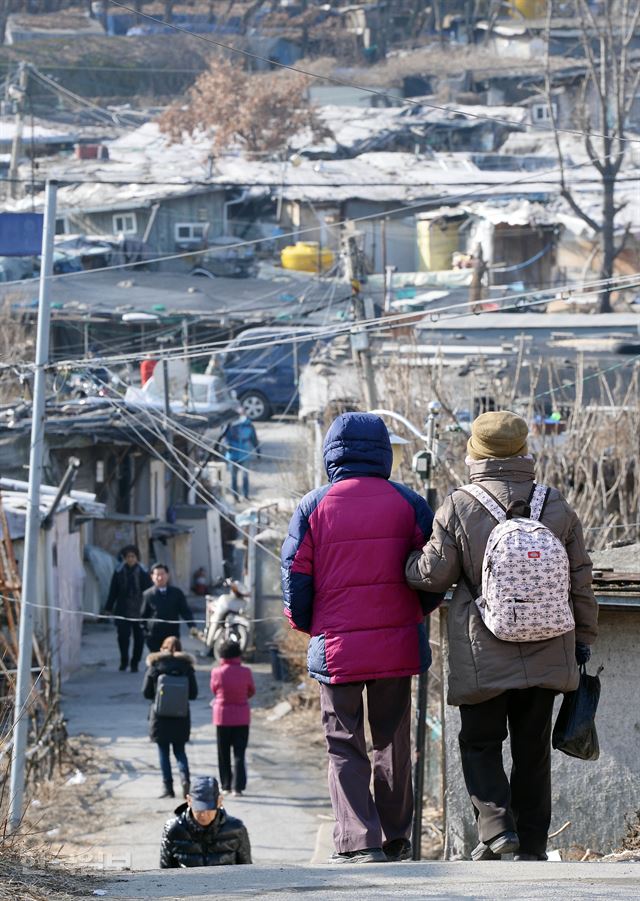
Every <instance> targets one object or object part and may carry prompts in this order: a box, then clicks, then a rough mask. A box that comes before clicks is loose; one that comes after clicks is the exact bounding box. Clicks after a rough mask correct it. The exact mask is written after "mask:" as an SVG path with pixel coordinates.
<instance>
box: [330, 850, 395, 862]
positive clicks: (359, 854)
mask: <svg viewBox="0 0 640 901" xmlns="http://www.w3.org/2000/svg"><path fill="white" fill-rule="evenodd" d="M386 862H387V857H386V855H385V853H384V851H383V850H382V848H361V849H360V850H359V851H342V852H338V851H336V852H334V854H332V855H331V857H330V858H329V863H386Z"/></svg>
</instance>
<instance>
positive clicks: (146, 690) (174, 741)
mask: <svg viewBox="0 0 640 901" xmlns="http://www.w3.org/2000/svg"><path fill="white" fill-rule="evenodd" d="M194 662H195V661H194V659H193V657H191V656H190V655H189V654H185V653H183V651H182V645H181V644H180V639H179V638H176V637H175V636H174V635H170V636H169V637H168V638H165V640H164V641H163V642H162V646H161V648H160V650H159V651H157V652H156V653H154V654H149V656H148V657H147V671H146V673H145V676H144V684H143V686H142V693H143V695H144V696H145V698H147V700H149V701H153V702H154V703H153V704H152V705H151V708H150V710H149V738H150V739H151V741H155V742H156V744H157V745H158V755H159V757H160V769H161V770H162V780H163V783H164V791H163V792H162V794H161V795H160V797H161V798H175V792H174V791H173V775H172V772H171V757H170V749H171V746H173V756H174V757H175V758H176V762H177V764H178V769H179V770H180V781H181V783H182V793H183V796H184V797H185V798H186V796H187V794H188V792H189V761H188V760H187V755H186V752H185V745H186V743H187V742H188V741H189V735H190V732H191V717H190V715H189V703H188V701H195V699H196V698H197V697H198V683H197V682H196V674H195V670H194ZM162 676H167V677H181V678H183V679H184V701H183V702H182V701H181V698H180V694H181V686H180V678H178V679H175V678H172V679H171V682H172V687H173V692H174V698H173V704H174V709H173V711H172V712H171V714H170V715H168V716H167V715H163V714H162V713H161V712H158V708H159V703H160V701H159V697H158V680H159V679H160V678H161V677H162ZM165 682H166V680H164V679H163V680H162V683H165ZM166 694H167V696H168V695H169V692H166ZM187 697H188V701H187ZM176 703H177V705H178V708H179V706H180V704H181V703H183V704H184V709H185V711H186V712H185V713H184V714H180V715H176V712H175V711H176V707H175V705H176ZM160 710H162V707H161V706H160Z"/></svg>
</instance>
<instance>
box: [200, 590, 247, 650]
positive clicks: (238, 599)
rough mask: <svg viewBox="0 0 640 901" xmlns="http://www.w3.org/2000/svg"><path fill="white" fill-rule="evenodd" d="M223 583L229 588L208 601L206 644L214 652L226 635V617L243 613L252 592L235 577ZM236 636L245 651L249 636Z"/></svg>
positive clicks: (241, 648)
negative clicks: (243, 637) (243, 638)
mask: <svg viewBox="0 0 640 901" xmlns="http://www.w3.org/2000/svg"><path fill="white" fill-rule="evenodd" d="M223 584H224V587H225V588H226V589H227V590H226V591H225V592H224V593H223V594H221V595H218V597H217V598H215V599H212V600H210V601H208V603H207V630H206V644H207V647H209V648H211V649H212V650H213V651H214V653H215V649H216V645H218V644H219V643H220V640H221V638H222V636H223V635H224V631H225V629H224V625H225V619H226V618H227V616H229V614H242V612H243V610H244V605H245V602H246V600H247V598H248V597H249V594H250V593H249V592H248V591H247V589H246V588H245V586H244V585H243V584H242V582H238V581H237V580H235V579H226V580H225V582H224V583H223ZM247 625H248V624H247ZM243 635H244V633H243ZM224 637H225V638H228V637H230V636H228V635H226V636H224ZM235 637H236V640H237V641H238V644H239V645H240V650H241V651H243V650H244V649H245V646H246V637H248V636H246V637H245V640H244V641H242V638H241V636H239V635H238V634H236V636H235Z"/></svg>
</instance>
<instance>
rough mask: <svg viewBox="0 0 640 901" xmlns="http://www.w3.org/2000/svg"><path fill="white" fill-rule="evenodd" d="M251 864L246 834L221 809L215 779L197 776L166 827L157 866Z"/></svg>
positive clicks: (243, 828)
mask: <svg viewBox="0 0 640 901" xmlns="http://www.w3.org/2000/svg"><path fill="white" fill-rule="evenodd" d="M243 863H251V845H250V844H249V833H248V832H247V829H246V827H245V825H244V823H243V822H242V820H238V819H236V818H235V817H230V816H229V814H228V813H227V812H226V810H225V809H224V807H223V806H222V796H221V795H220V790H219V787H218V780H217V779H214V778H213V777H211V776H199V777H197V778H195V779H193V781H192V782H191V792H190V794H188V795H187V801H186V803H185V804H181V805H180V807H177V808H176V811H175V816H173V817H172V818H171V819H170V820H168V822H167V823H166V824H165V827H164V832H163V833H162V845H161V847H160V867H161V869H163V870H167V869H176V868H178V867H223V866H228V865H229V864H243Z"/></svg>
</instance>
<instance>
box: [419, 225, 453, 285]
mask: <svg viewBox="0 0 640 901" xmlns="http://www.w3.org/2000/svg"><path fill="white" fill-rule="evenodd" d="M461 222H462V219H461V218H460V217H458V218H456V219H444V218H442V219H434V218H425V219H418V221H417V223H416V229H417V238H418V271H419V272H438V271H439V270H442V269H451V260H452V257H453V254H454V253H455V251H456V250H457V249H458V231H459V229H460V223H461Z"/></svg>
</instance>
